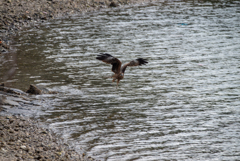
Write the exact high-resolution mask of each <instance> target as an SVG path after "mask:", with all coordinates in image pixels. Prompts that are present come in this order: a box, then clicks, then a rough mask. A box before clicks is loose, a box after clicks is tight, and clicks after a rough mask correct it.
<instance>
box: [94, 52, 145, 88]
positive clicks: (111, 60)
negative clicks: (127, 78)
mask: <svg viewBox="0 0 240 161" xmlns="http://www.w3.org/2000/svg"><path fill="white" fill-rule="evenodd" d="M96 59H98V60H101V61H103V62H104V63H107V64H112V71H113V73H115V74H114V75H112V76H111V77H110V78H113V80H112V82H115V80H116V79H117V87H118V83H119V81H120V80H121V79H123V77H124V72H125V70H126V68H127V67H128V66H130V67H131V66H141V65H145V64H147V63H148V62H147V60H146V59H142V58H138V59H136V60H132V61H130V62H129V63H126V64H124V65H123V66H122V62H121V61H120V60H119V59H117V58H115V57H113V56H112V55H110V54H107V53H100V54H99V55H97V57H96ZM117 87H116V88H117Z"/></svg>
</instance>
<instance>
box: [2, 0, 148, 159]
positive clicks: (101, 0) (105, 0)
mask: <svg viewBox="0 0 240 161" xmlns="http://www.w3.org/2000/svg"><path fill="white" fill-rule="evenodd" d="M149 1H151V0H0V56H1V55H3V54H4V55H5V54H7V55H9V57H11V59H12V60H10V62H11V63H10V64H8V65H7V66H8V67H9V70H8V72H6V73H5V75H4V76H3V78H0V81H3V82H4V81H6V80H8V79H10V78H11V76H12V75H14V73H15V66H16V65H15V64H16V54H11V52H12V48H11V44H12V37H13V36H14V35H15V34H17V33H18V32H19V31H21V30H22V29H24V28H26V27H30V28H38V27H39V25H40V24H41V23H44V22H46V21H49V20H51V19H54V18H59V17H65V16H69V15H78V14H82V13H86V12H91V11H96V10H100V9H105V8H112V7H121V6H124V5H132V4H136V3H144V2H149ZM5 62H7V61H5ZM0 64H1V65H2V66H6V64H4V59H3V60H0ZM0 83H1V82H0ZM0 94H1V97H0V115H1V111H2V110H3V109H4V108H2V105H4V104H6V100H7V101H8V104H10V105H7V106H9V107H10V106H15V104H16V102H14V101H10V100H9V98H8V99H5V97H10V96H8V94H6V93H0ZM12 98H16V99H19V98H18V97H15V96H12ZM4 100H5V101H4ZM24 101H25V100H24ZM9 102H10V103H9ZM25 102H26V101H25ZM57 138H58V137H56V136H55V135H54V134H53V133H52V132H51V131H49V130H48V129H45V128H43V127H42V126H40V125H39V123H38V122H36V121H33V120H32V119H29V118H26V117H20V116H13V115H11V114H10V113H9V116H0V160H1V161H17V160H29V161H30V160H49V161H54V160H64V161H65V160H77V161H81V160H82V161H90V160H95V159H93V158H91V157H87V156H86V155H85V154H83V153H82V154H80V152H76V151H75V150H73V149H71V148H70V147H69V146H68V145H67V144H64V143H63V141H61V139H57Z"/></svg>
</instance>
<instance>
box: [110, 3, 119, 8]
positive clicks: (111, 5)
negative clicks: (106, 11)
mask: <svg viewBox="0 0 240 161" xmlns="http://www.w3.org/2000/svg"><path fill="white" fill-rule="evenodd" d="M117 6H118V5H117V4H116V3H115V2H111V3H110V4H109V7H117Z"/></svg>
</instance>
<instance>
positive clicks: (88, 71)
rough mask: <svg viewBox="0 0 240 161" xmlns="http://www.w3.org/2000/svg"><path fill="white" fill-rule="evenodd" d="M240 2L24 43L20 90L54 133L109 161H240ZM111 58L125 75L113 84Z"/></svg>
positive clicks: (76, 22)
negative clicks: (31, 92)
mask: <svg viewBox="0 0 240 161" xmlns="http://www.w3.org/2000/svg"><path fill="white" fill-rule="evenodd" d="M239 5H240V4H239V2H238V1H231V3H226V4H225V3H224V6H221V5H218V4H214V5H213V4H212V3H211V2H205V3H196V2H195V3H194V2H193V1H189V2H156V3H151V4H145V5H140V6H134V7H127V8H117V9H111V10H104V11H100V12H96V13H90V14H85V15H82V16H80V17H73V18H69V19H64V20H62V19H60V20H56V21H54V22H51V23H48V24H47V25H46V26H44V27H41V28H40V29H38V30H35V29H34V30H31V31H27V32H23V33H22V34H21V35H20V36H19V37H18V40H19V44H21V45H18V71H17V74H16V75H15V77H14V78H13V79H14V80H13V82H15V83H16V86H18V87H19V86H20V87H21V88H22V89H26V88H27V86H28V85H29V84H30V83H34V84H38V85H44V86H46V87H48V88H50V89H52V90H57V91H61V92H62V93H60V94H57V95H43V96H38V97H37V98H39V100H41V101H43V104H44V107H43V108H42V111H43V112H44V113H45V114H44V115H41V116H40V117H41V119H42V121H45V122H46V123H48V124H49V125H50V126H51V127H52V128H53V129H55V131H56V132H57V133H59V134H62V135H63V136H64V137H65V138H66V140H68V141H70V142H72V143H74V145H75V147H76V149H80V148H83V149H84V150H86V151H87V154H88V155H91V156H93V157H95V158H98V159H102V160H111V161H113V160H116V161H118V160H144V161H146V160H237V159H239V156H240V128H239V127H240V72H239V71H240V56H239V54H240V45H239V43H240V6H239ZM100 52H108V53H109V54H112V55H114V56H116V57H117V58H119V59H120V60H121V61H122V62H123V63H125V62H129V61H130V60H132V59H135V58H138V57H142V58H146V59H148V61H149V64H148V65H146V66H141V67H132V68H130V67H129V68H127V70H126V73H125V78H124V79H123V80H122V81H121V82H120V84H119V88H118V89H116V87H115V86H116V84H115V83H114V84H113V83H111V79H105V77H106V76H109V75H111V74H112V73H111V66H110V65H108V64H105V63H103V62H101V61H98V60H96V59H95V57H96V55H97V54H98V53H100Z"/></svg>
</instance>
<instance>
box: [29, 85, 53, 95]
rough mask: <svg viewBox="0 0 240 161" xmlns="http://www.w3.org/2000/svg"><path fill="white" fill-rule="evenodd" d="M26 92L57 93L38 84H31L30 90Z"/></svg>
mask: <svg viewBox="0 0 240 161" xmlns="http://www.w3.org/2000/svg"><path fill="white" fill-rule="evenodd" d="M26 93H30V94H36V95H38V94H56V93H57V92H54V91H49V90H48V89H46V88H45V87H43V86H37V85H34V84H31V85H30V86H29V88H28V90H27V91H26Z"/></svg>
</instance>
